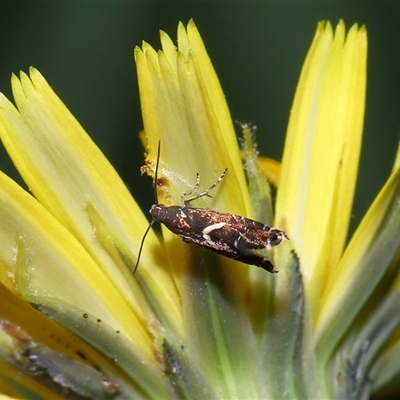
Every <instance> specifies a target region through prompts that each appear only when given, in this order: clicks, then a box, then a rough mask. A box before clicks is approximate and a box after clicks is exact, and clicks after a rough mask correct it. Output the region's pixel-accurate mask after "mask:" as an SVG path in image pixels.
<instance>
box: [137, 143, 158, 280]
mask: <svg viewBox="0 0 400 400" xmlns="http://www.w3.org/2000/svg"><path fill="white" fill-rule="evenodd" d="M160 149H161V140H159V141H158V148H157V160H156V170H155V172H154V182H153V188H154V199H155V204H158V196H157V179H158V178H157V175H158V165H159V163H160ZM153 224H154V220H152V221H151V222H150V224H149V226H148V227H147V229H146V231H145V233H144V235H143V237H142V241H141V242H140V247H139V254H138V257H137V260H136V264H135V268H134V269H133V275H135V272H136V270H137V268H138V266H139V262H140V256H141V255H142V250H143V246H144V240H145V239H146V236H147V234H148V233H149V231H150V229H151V227H152V226H153Z"/></svg>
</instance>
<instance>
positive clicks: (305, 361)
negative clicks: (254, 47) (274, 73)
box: [0, 21, 400, 399]
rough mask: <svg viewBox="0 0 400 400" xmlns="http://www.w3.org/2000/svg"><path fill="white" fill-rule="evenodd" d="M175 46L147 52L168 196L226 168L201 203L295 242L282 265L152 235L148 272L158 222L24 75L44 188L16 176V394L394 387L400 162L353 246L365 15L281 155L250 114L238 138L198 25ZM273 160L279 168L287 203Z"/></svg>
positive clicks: (311, 73) (314, 83) (23, 121)
mask: <svg viewBox="0 0 400 400" xmlns="http://www.w3.org/2000/svg"><path fill="white" fill-rule="evenodd" d="M161 43H162V51H159V52H156V51H155V50H154V49H153V48H152V47H151V46H150V45H148V44H147V43H143V45H142V47H141V48H139V47H137V48H136V49H135V61H136V64H137V71H138V79H139V89H140V98H141V106H142V114H143V122H144V132H145V135H146V139H145V146H146V153H147V158H146V166H145V167H144V169H143V170H144V171H145V172H147V173H148V174H149V175H151V176H152V177H154V174H155V169H156V160H157V149H158V143H161V146H160V148H161V152H160V156H159V164H158V165H157V167H158V172H157V179H156V180H155V182H154V184H155V186H156V188H157V197H158V200H157V201H158V203H160V204H163V205H164V206H165V207H168V206H171V205H174V206H176V205H178V206H181V205H182V204H181V202H182V199H181V197H182V193H187V192H188V191H189V192H190V191H192V192H194V197H196V193H198V192H199V191H200V192H201V191H202V190H204V189H207V188H208V187H210V186H211V185H212V184H213V183H214V182H216V180H217V178H218V176H220V175H221V172H222V171H223V170H224V169H225V168H227V171H228V172H227V175H226V177H225V178H224V179H223V180H221V181H220V182H219V184H218V185H216V186H215V187H213V191H212V193H211V195H212V197H211V196H200V197H198V198H196V199H194V200H193V204H192V205H193V207H195V208H196V209H200V210H203V209H211V210H218V211H219V212H221V213H232V214H235V215H238V216H243V217H246V218H252V219H255V220H257V221H260V222H261V223H263V224H267V225H271V224H272V225H273V226H275V227H276V228H278V229H281V230H283V231H285V232H287V234H288V236H289V237H290V239H291V240H290V241H287V242H285V243H284V244H282V245H280V246H279V247H277V248H276V249H274V250H273V251H272V252H271V253H270V254H268V257H269V258H271V259H273V262H274V264H275V266H276V268H277V269H278V271H279V273H278V274H268V272H266V271H264V270H262V269H260V268H256V267H254V266H248V265H245V264H243V263H238V262H237V261H234V260H232V259H230V258H226V257H222V256H219V255H216V254H214V253H210V252H207V251H206V250H205V249H203V248H201V246H193V245H190V244H187V243H184V242H183V241H182V240H181V238H180V237H179V236H177V235H174V234H173V233H172V232H170V231H169V230H168V229H165V227H163V229H162V238H161V237H160V236H158V235H157V234H156V233H154V232H153V231H152V230H150V231H149V234H148V236H147V237H146V241H145V243H144V247H143V249H142V253H141V254H142V255H141V258H140V263H139V267H138V270H137V272H136V273H135V274H133V270H134V268H135V265H136V263H137V258H138V254H139V250H140V246H141V243H142V235H143V233H144V232H145V230H146V228H147V226H148V222H147V218H146V216H145V215H143V214H142V212H141V210H140V208H139V207H138V205H137V204H136V203H135V201H134V200H133V199H132V197H131V196H130V194H129V192H128V191H127V189H126V187H125V186H124V184H123V182H122V181H121V180H120V178H119V177H118V175H117V174H116V172H115V171H114V169H113V168H112V166H111V165H110V164H109V163H108V162H107V160H106V159H105V157H104V156H103V155H102V153H101V152H100V151H99V149H98V148H97V147H96V146H95V145H94V143H93V142H92V141H91V140H90V139H89V137H88V136H87V134H86V133H85V132H84V131H83V129H82V127H81V126H80V125H79V123H78V122H77V121H76V120H75V119H74V118H73V116H72V115H71V114H70V113H69V111H68V110H67V109H66V107H65V106H64V105H63V104H62V102H61V101H60V100H59V99H58V97H57V96H56V95H55V93H54V92H53V91H52V89H51V88H50V86H49V85H48V84H47V82H46V81H45V80H44V78H43V77H42V76H41V75H40V74H39V72H38V71H37V70H35V69H33V68H32V69H31V70H30V76H29V77H28V76H27V75H25V74H23V73H21V75H20V78H19V79H18V78H17V77H16V76H13V78H12V85H13V93H14V98H15V102H16V107H15V106H14V105H13V104H11V103H10V102H9V101H8V100H7V99H6V98H5V97H4V96H1V97H0V135H1V139H2V142H3V143H4V146H5V147H6V149H7V151H8V153H9V154H10V156H11V158H12V160H13V162H14V164H15V165H16V167H17V169H18V170H19V172H20V174H21V176H22V177H23V179H24V181H25V182H26V184H27V186H28V187H29V189H30V191H31V192H32V194H33V196H32V195H31V194H29V193H28V192H26V191H25V190H24V189H22V188H21V187H20V186H18V185H17V184H16V183H15V182H13V181H12V180H11V179H10V178H8V177H7V176H5V175H4V174H0V215H1V219H2V221H3V224H2V225H1V227H0V235H1V240H0V260H1V268H0V292H1V293H0V295H1V298H2V304H3V306H2V307H0V341H1V344H2V345H1V346H0V370H1V375H0V390H1V392H2V393H4V394H7V395H10V396H14V397H21V396H24V397H29V396H31V397H33V396H35V395H36V394H39V395H41V396H43V397H44V398H49V397H54V396H56V395H59V396H64V395H69V396H82V397H87V398H96V399H97V398H155V399H156V398H169V397H170V398H232V399H233V398H254V399H255V398H288V399H293V398H299V399H300V398H361V397H363V396H364V397H365V396H366V394H367V393H370V392H379V390H381V389H382V388H384V387H385V386H387V385H388V383H390V382H391V381H392V380H393V379H394V378H395V377H396V376H397V375H398V374H399V372H400V363H399V362H398V354H397V353H398V348H399V344H398V334H397V332H398V327H399V320H400V313H399V312H398V307H397V304H398V301H399V299H398V297H399V296H400V290H399V283H398V282H399V277H398V276H399V275H398V265H399V259H398V252H399V247H400V246H399V245H400V212H399V204H400V203H399V201H398V196H399V174H400V172H399V166H398V163H396V165H395V167H394V169H393V172H392V174H391V176H390V177H389V180H388V182H387V183H386V185H385V186H384V187H383V188H382V191H381V192H380V193H379V195H378V196H377V198H376V200H375V202H374V203H373V204H372V205H371V207H370V209H369V211H368V213H367V214H366V215H365V217H364V218H363V220H362V222H361V224H360V226H359V227H358V228H357V230H356V232H355V233H354V235H353V236H352V237H351V239H350V240H349V241H348V242H347V235H348V225H349V218H350V215H351V208H352V202H353V196H354V188H355V184H356V176H357V169H358V161H359V154H360V148H361V137H362V127H363V126H362V125H363V115H364V106H365V87H366V48H367V44H366V30H365V28H364V27H361V28H358V27H357V26H353V27H352V28H351V29H350V31H349V32H348V33H347V35H346V33H345V27H344V24H343V22H340V23H339V24H338V26H337V28H336V30H335V31H333V30H332V28H331V26H330V24H329V23H320V24H319V25H318V27H317V32H316V35H315V38H314V41H313V43H312V45H311V48H310V50H309V53H308V55H307V58H306V61H305V64H304V66H303V70H302V73H301V76H300V80H299V84H298V88H297V91H296V95H295V99H294V103H293V108H292V111H291V116H290V121H289V126H288V133H287V139H286V144H285V151H284V156H283V160H282V165H279V164H278V163H276V162H275V163H272V162H270V161H268V160H263V159H260V158H259V157H258V153H257V150H256V145H255V139H254V135H253V134H254V129H253V127H252V126H250V125H248V124H242V131H243V136H244V138H243V141H242V147H241V149H240V148H239V147H238V145H237V140H236V136H235V132H234V126H233V124H232V121H231V116H230V114H229V110H228V107H227V104H226V101H225V98H224V95H223V92H222V89H221V87H220V85H219V82H218V78H217V76H216V73H215V71H214V69H213V67H212V64H211V62H210V60H209V58H208V55H207V53H206V50H205V47H204V44H203V42H202V40H201V37H200V35H199V33H198V31H197V29H196V27H195V25H194V23H193V21H190V22H189V24H188V26H187V28H186V29H185V27H184V26H183V25H182V24H180V25H179V27H178V48H176V47H175V46H174V44H173V42H172V41H171V39H170V38H169V37H168V36H167V35H166V34H165V33H163V32H162V33H161ZM243 166H244V168H243ZM271 166H273V168H271ZM265 171H267V175H268V176H269V177H271V176H272V177H274V179H273V182H275V183H277V182H278V181H279V184H278V186H279V187H278V190H277V199H276V207H275V217H273V207H272V201H271V194H270V187H269V183H268V180H267V179H266V177H265V176H266V174H265ZM271 171H272V172H271ZM198 173H199V174H200V177H201V180H200V182H199V186H198V187H196V188H195V189H193V187H194V185H195V183H196V174H198ZM278 176H279V179H278ZM218 215H220V214H218ZM224 215H227V214H224ZM217 225H218V224H217ZM213 229H215V227H213ZM208 233H209V231H207V232H205V238H206V236H207V234H208ZM242 234H243V235H244V236H245V235H246V234H248V232H247V231H246V230H244V231H243V232H242ZM248 250H249V249H248V248H246V247H245V248H241V250H240V251H241V252H243V254H244V253H245V252H247V251H248ZM29 304H31V305H33V306H34V307H33V308H32V307H30V306H29ZM18 371H19V372H18ZM20 372H22V373H20Z"/></svg>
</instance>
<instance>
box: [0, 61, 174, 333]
mask: <svg viewBox="0 0 400 400" xmlns="http://www.w3.org/2000/svg"><path fill="white" fill-rule="evenodd" d="M30 76H31V79H29V78H28V77H27V76H26V75H25V74H23V73H22V74H21V81H20V80H18V79H17V78H16V77H15V76H13V79H12V84H13V92H14V97H15V99H16V103H17V106H18V111H19V112H18V111H17V110H16V109H15V108H14V106H13V105H12V104H11V103H10V102H9V101H8V100H7V99H6V98H5V97H4V96H1V98H0V107H1V108H0V110H1V113H0V128H1V138H2V141H3V143H4V145H5V147H6V149H7V151H8V153H9V154H10V156H11V158H12V159H13V162H14V164H15V165H16V167H17V168H18V170H19V172H20V173H21V175H22V177H23V179H24V180H25V182H26V183H27V185H28V186H29V188H30V190H31V191H32V192H33V193H34V195H35V197H36V198H37V199H38V200H39V201H40V203H41V204H43V206H44V207H45V208H46V209H47V210H48V211H50V212H51V213H52V214H53V215H54V216H55V217H56V218H57V220H58V221H59V222H60V223H61V224H62V225H64V227H65V228H66V229H68V230H69V231H70V232H71V233H72V234H73V235H74V236H75V237H76V238H77V239H78V240H79V241H80V242H81V243H82V244H83V246H84V247H85V249H86V250H87V251H88V252H89V254H90V255H91V257H92V258H93V260H95V262H96V263H98V265H99V266H100V267H101V268H102V269H103V271H104V272H105V273H106V274H107V275H108V276H109V277H110V278H111V279H112V281H113V284H114V285H115V286H116V287H118V289H117V290H118V291H119V292H120V293H121V294H122V295H123V296H124V299H126V301H127V302H128V303H129V304H130V306H131V307H132V308H134V309H135V313H137V314H138V315H141V317H140V318H141V319H142V320H144V319H145V308H144V307H143V306H142V305H143V304H144V300H143V296H144V294H143V293H142V290H141V289H140V288H139V287H138V284H137V282H136V281H135V280H134V279H133V276H132V273H131V272H132V271H131V270H129V269H128V266H127V265H126V266H125V269H124V270H123V269H121V268H117V267H116V265H115V259H113V257H112V255H110V254H109V252H108V251H107V248H104V247H103V246H102V245H101V243H99V240H98V238H97V237H96V234H95V230H96V227H95V226H94V225H93V219H92V218H91V217H90V215H89V212H88V208H87V207H88V204H91V205H92V207H93V208H95V209H96V211H97V213H98V214H99V215H101V218H102V219H103V221H104V222H105V223H106V224H107V225H108V226H109V229H110V231H112V232H113V235H114V236H115V237H117V238H118V241H119V242H120V243H123V244H124V246H125V247H126V248H129V249H130V254H137V253H138V250H139V246H140V242H141V239H142V236H143V232H144V231H145V229H146V228H147V226H148V222H147V219H146V218H145V217H144V215H143V213H142V212H141V210H140V208H139V207H138V205H137V204H136V203H135V202H134V201H133V199H132V197H131V196H130V194H129V192H128V190H127V188H126V187H125V185H124V184H123V182H122V181H121V180H120V178H119V177H118V175H117V173H116V172H115V170H114V169H113V168H112V166H111V165H110V164H109V163H108V161H107V160H106V158H105V157H104V155H103V154H102V153H101V152H100V150H99V149H98V148H97V147H96V146H95V144H94V143H93V142H92V141H91V139H90V138H89V136H88V135H87V134H86V133H85V131H84V130H83V129H82V127H81V126H80V125H79V123H78V122H77V121H76V120H75V118H74V117H73V116H72V115H71V113H70V112H69V111H68V110H67V108H66V107H65V105H64V104H63V103H62V102H61V101H60V99H59V98H58V97H57V96H56V95H55V93H54V92H53V90H52V89H51V88H50V86H49V85H48V84H47V82H46V81H45V80H44V78H43V77H42V76H41V75H40V73H39V72H38V71H37V70H35V69H33V68H31V70H30ZM147 249H151V251H150V250H147ZM162 258H163V250H162V247H161V245H160V243H159V240H158V239H157V238H156V236H155V235H154V233H153V232H150V234H149V235H148V238H147V247H146V249H145V251H144V253H143V257H142V262H141V266H142V268H141V269H140V277H141V279H142V282H141V283H142V285H143V286H144V287H146V288H147V289H148V288H150V291H151V292H152V293H154V294H155V297H156V298H157V299H159V300H158V301H159V307H160V309H161V310H163V311H162V312H161V314H164V315H168V316H170V322H171V324H172V325H173V326H175V327H176V329H177V330H178V331H179V321H180V305H179V299H178V296H177V292H176V289H175V286H174V284H173V282H172V280H171V278H170V277H169V275H168V274H167V271H165V270H163V269H162V268H159V267H157V268H156V267H155V266H157V265H160V261H159V260H160V259H162ZM135 262H136V259H135V260H131V262H130V264H131V265H132V264H134V263H135ZM81 268H84V265H82V266H81ZM160 282H162V284H160ZM127 323H128V321H127Z"/></svg>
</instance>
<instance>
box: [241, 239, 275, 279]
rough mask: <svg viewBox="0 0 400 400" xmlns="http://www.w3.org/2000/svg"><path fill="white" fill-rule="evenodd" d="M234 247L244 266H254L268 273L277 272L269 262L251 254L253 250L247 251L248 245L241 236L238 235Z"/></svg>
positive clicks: (264, 258)
mask: <svg viewBox="0 0 400 400" xmlns="http://www.w3.org/2000/svg"><path fill="white" fill-rule="evenodd" d="M234 246H235V248H236V249H237V250H238V252H239V254H240V257H238V259H239V261H241V262H243V263H245V264H250V265H256V266H257V267H260V268H263V269H265V270H266V271H268V272H272V273H275V272H278V271H277V270H276V269H275V267H274V264H272V261H271V260H269V259H268V258H266V257H263V256H260V255H257V254H254V253H252V250H254V249H249V247H248V244H247V243H246V242H245V241H244V240H242V237H241V235H239V237H238V238H237V239H236V240H235V244H234Z"/></svg>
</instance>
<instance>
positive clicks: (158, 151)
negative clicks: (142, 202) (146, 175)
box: [153, 140, 161, 204]
mask: <svg viewBox="0 0 400 400" xmlns="http://www.w3.org/2000/svg"><path fill="white" fill-rule="evenodd" d="M160 150H161V140H159V141H158V148H157V160H156V170H155V172H154V184H153V189H154V199H155V201H156V204H158V194H157V181H158V165H159V163H160Z"/></svg>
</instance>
